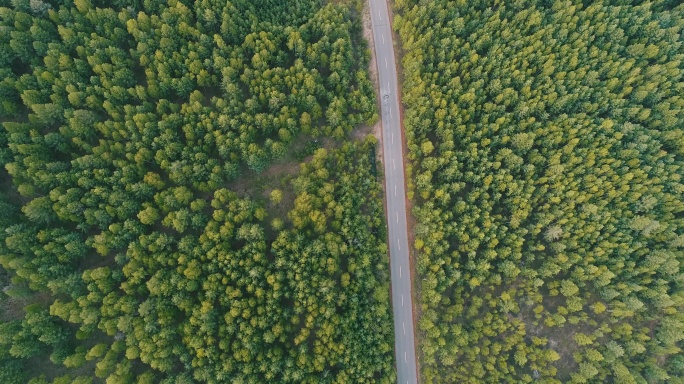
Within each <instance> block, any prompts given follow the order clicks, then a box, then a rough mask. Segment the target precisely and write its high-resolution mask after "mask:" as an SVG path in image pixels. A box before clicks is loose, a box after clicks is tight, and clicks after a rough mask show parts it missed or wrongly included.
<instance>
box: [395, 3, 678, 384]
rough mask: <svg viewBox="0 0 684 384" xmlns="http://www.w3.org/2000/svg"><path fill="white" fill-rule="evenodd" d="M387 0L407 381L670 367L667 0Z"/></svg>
mask: <svg viewBox="0 0 684 384" xmlns="http://www.w3.org/2000/svg"><path fill="white" fill-rule="evenodd" d="M680 3H681V2H679V1H663V0H653V1H641V0H598V1H591V0H572V1H571V0H511V1H507V0H506V1H502V0H471V1H465V0H435V1H418V0H397V1H396V4H395V5H396V9H397V11H398V16H397V17H396V18H395V23H394V28H395V30H396V31H397V32H398V34H399V35H400V38H401V45H402V49H403V59H402V69H403V75H404V79H403V90H404V91H403V96H402V97H403V103H404V105H405V106H406V112H405V113H406V117H405V121H404V126H405V129H406V136H407V141H408V143H407V145H408V151H409V153H408V157H409V160H410V169H409V171H410V174H411V177H410V180H411V181H412V184H411V186H410V190H411V192H412V193H413V198H414V199H415V209H414V211H413V214H414V216H415V218H416V225H415V228H414V232H415V244H414V245H415V249H416V254H417V256H416V257H417V260H416V263H417V268H418V273H419V278H418V279H416V281H417V282H419V283H420V286H419V290H420V296H419V297H420V307H421V313H420V320H419V324H418V326H417V327H418V329H419V338H420V351H419V360H420V362H421V376H422V382H423V383H485V382H487V383H504V382H507V383H526V382H544V383H560V382H569V383H665V382H667V383H682V382H684V353H683V352H682V348H683V347H684V343H683V341H682V340H684V273H683V272H684V268H683V267H682V263H683V262H684V249H683V247H684V202H683V201H682V194H683V192H684V184H683V180H682V175H683V173H684V172H683V170H684V168H683V167H684V130H683V129H682V128H683V127H684V99H683V95H684V92H683V91H684V82H683V79H682V74H683V71H684V62H683V60H684V47H683V46H682V43H683V39H682V36H684V35H683V32H684V5H682V4H680Z"/></svg>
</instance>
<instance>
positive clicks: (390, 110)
mask: <svg viewBox="0 0 684 384" xmlns="http://www.w3.org/2000/svg"><path fill="white" fill-rule="evenodd" d="M389 112H390V118H392V107H390V109H389Z"/></svg>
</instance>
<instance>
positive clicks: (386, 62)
mask: <svg viewBox="0 0 684 384" xmlns="http://www.w3.org/2000/svg"><path fill="white" fill-rule="evenodd" d="M385 68H387V58H386V57H385Z"/></svg>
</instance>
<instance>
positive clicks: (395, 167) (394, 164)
mask: <svg viewBox="0 0 684 384" xmlns="http://www.w3.org/2000/svg"><path fill="white" fill-rule="evenodd" d="M392 168H394V169H397V163H396V162H394V157H393V158H392ZM396 187H397V186H396V185H395V186H394V188H396Z"/></svg>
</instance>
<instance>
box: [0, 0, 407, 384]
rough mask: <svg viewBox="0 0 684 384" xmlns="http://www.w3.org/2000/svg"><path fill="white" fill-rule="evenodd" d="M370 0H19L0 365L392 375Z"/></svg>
mask: <svg viewBox="0 0 684 384" xmlns="http://www.w3.org/2000/svg"><path fill="white" fill-rule="evenodd" d="M361 7H362V3H361V2H358V1H343V2H335V3H334V4H333V3H332V2H331V3H327V2H322V1H319V0H297V1H280V0H260V1H248V0H233V1H229V2H226V1H216V0H202V1H185V0H168V1H166V0H164V1H161V0H138V1H119V0H115V1H104V0H77V1H74V2H70V1H41V0H30V1H28V0H13V1H11V2H10V1H4V0H3V1H0V52H2V53H1V54H0V79H2V80H0V120H1V121H2V129H1V130H0V165H1V166H2V167H0V168H1V170H0V172H1V173H0V179H1V180H0V227H1V228H2V231H0V266H1V267H2V269H0V286H1V287H3V288H4V289H3V291H4V294H2V299H1V300H0V308H1V310H0V382H3V383H5V382H7V383H21V382H29V383H34V384H38V383H48V382H50V383H100V382H106V383H169V384H170V383H190V382H207V383H221V382H231V383H266V382H290V383H349V382H354V383H378V382H382V383H390V382H392V381H393V380H394V377H395V374H394V372H393V363H392V362H393V359H392V345H393V343H392V340H393V335H392V326H391V324H392V323H391V318H390V311H389V305H390V304H389V296H388V293H389V274H388V265H387V262H388V259H387V249H386V246H385V231H384V220H383V218H382V204H381V201H380V185H379V183H378V181H377V180H376V178H375V175H374V173H373V169H374V166H375V164H374V162H375V158H374V155H373V153H374V151H373V150H372V148H373V146H374V145H375V143H374V141H373V140H372V139H367V140H366V141H363V142H357V141H351V140H350V139H349V136H348V134H349V133H350V132H351V130H352V129H353V128H356V127H357V126H359V125H360V124H362V123H364V122H372V121H373V119H375V118H376V116H377V114H376V111H375V100H374V96H373V91H372V88H371V83H370V81H369V78H368V72H367V65H368V60H369V56H368V51H367V47H366V45H365V43H364V41H363V39H362V37H361V20H360V18H359V15H360V13H361ZM318 139H320V140H325V141H326V148H327V149H326V148H320V149H316V148H315V147H314V146H308V145H307V146H304V149H303V150H304V151H306V153H304V152H302V153H304V156H303V158H302V159H304V160H305V161H304V163H303V164H302V165H301V169H300V170H299V171H298V172H297V171H296V170H295V171H294V173H295V175H293V176H289V177H290V178H291V179H292V180H291V181H286V182H282V183H281V182H280V181H281V180H282V179H283V177H285V176H287V175H285V174H279V175H277V177H274V178H273V180H271V182H270V183H269V185H268V188H269V189H272V190H273V193H271V194H270V197H271V201H272V203H271V204H269V203H268V198H267V196H261V195H259V194H258V193H255V194H253V195H249V194H245V193H244V190H241V189H240V188H238V187H236V185H240V183H243V184H244V183H247V184H249V183H250V182H251V179H249V177H251V176H249V175H253V174H258V172H262V171H264V170H265V169H267V168H268V167H269V166H270V165H272V164H273V163H274V162H278V161H281V162H287V161H290V160H289V159H290V158H291V157H292V152H293V151H301V150H302V149H301V148H302V145H300V143H299V142H313V143H318V141H314V140H318ZM343 143H344V144H343ZM310 155H313V156H312V158H309V157H308V156H310ZM295 168H296V166H295ZM276 205H277V207H275V206H276ZM276 208H278V209H276ZM281 211H284V213H282V214H281ZM271 223H273V225H271ZM36 362H38V363H36Z"/></svg>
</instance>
